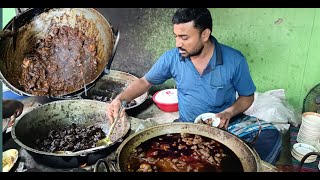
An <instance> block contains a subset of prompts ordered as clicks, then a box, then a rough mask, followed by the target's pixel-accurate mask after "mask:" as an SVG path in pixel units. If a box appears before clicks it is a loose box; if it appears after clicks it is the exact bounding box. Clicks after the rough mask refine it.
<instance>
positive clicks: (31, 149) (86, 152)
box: [11, 99, 131, 157]
mask: <svg viewBox="0 0 320 180" xmlns="http://www.w3.org/2000/svg"><path fill="white" fill-rule="evenodd" d="M67 101H68V102H80V101H81V102H83V101H88V102H92V103H100V104H105V105H107V104H109V103H106V102H100V101H95V100H90V99H70V100H57V101H53V102H50V103H46V104H43V105H40V106H37V107H35V108H31V109H29V110H28V111H26V112H25V113H23V114H22V115H21V116H20V117H19V118H17V119H16V120H15V123H14V124H13V125H12V129H11V137H12V139H13V140H14V141H15V142H16V143H17V144H18V145H19V146H20V147H22V148H23V149H25V150H27V151H31V152H33V153H37V154H41V155H50V156H58V157H61V156H64V157H76V156H87V155H90V154H91V153H94V152H96V151H99V150H102V149H105V148H108V147H111V146H113V145H114V144H116V143H118V141H119V140H121V139H123V137H120V138H119V139H118V140H117V141H115V142H112V143H110V144H108V145H105V146H101V148H100V147H99V148H97V147H93V148H90V149H85V150H80V151H76V152H73V153H70V154H57V153H52V152H45V151H40V150H37V149H34V148H32V147H29V146H27V145H25V144H24V143H22V142H21V141H20V140H19V139H18V138H17V136H16V133H15V127H16V125H17V124H18V122H19V121H20V120H21V119H22V118H23V117H24V116H26V115H27V114H29V113H30V112H31V111H33V110H38V109H41V108H44V107H45V106H49V105H52V104H57V103H58V104H60V103H64V102H66V103H68V102H67ZM124 116H126V119H127V120H126V122H127V125H128V128H126V132H125V134H127V133H128V132H129V131H130V128H131V123H130V122H129V120H128V115H127V114H126V113H125V114H124ZM124 136H125V135H124Z"/></svg>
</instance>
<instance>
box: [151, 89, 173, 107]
mask: <svg viewBox="0 0 320 180" xmlns="http://www.w3.org/2000/svg"><path fill="white" fill-rule="evenodd" d="M152 100H153V102H155V103H156V105H157V106H158V108H159V109H161V110H162V111H164V112H177V111H178V110H179V108H178V98H177V90H176V89H165V90H162V91H158V92H156V93H155V94H154V95H153V96H152Z"/></svg>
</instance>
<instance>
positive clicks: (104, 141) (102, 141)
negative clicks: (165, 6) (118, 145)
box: [96, 101, 127, 147]
mask: <svg viewBox="0 0 320 180" xmlns="http://www.w3.org/2000/svg"><path fill="white" fill-rule="evenodd" d="M126 105H127V101H122V102H121V106H120V109H119V112H118V116H117V117H116V118H115V120H114V122H113V123H112V125H111V127H110V129H109V132H108V135H107V137H105V138H103V139H100V140H99V141H98V142H97V145H96V147H98V146H105V145H109V144H111V143H112V141H111V139H110V136H111V134H112V132H113V130H114V128H115V126H116V124H117V122H118V120H119V119H120V114H121V111H122V109H123V108H125V107H126Z"/></svg>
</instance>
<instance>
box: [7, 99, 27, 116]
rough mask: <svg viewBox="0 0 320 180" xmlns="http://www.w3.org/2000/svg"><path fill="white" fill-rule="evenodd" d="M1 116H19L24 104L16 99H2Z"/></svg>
mask: <svg viewBox="0 0 320 180" xmlns="http://www.w3.org/2000/svg"><path fill="white" fill-rule="evenodd" d="M2 102H3V107H2V112H3V114H2V118H3V119H5V118H10V117H11V116H14V117H15V118H17V117H19V116H20V115H21V114H22V111H23V107H24V104H23V103H22V102H20V101H18V100H2Z"/></svg>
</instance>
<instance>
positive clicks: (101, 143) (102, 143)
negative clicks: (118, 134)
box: [54, 101, 127, 154]
mask: <svg viewBox="0 0 320 180" xmlns="http://www.w3.org/2000/svg"><path fill="white" fill-rule="evenodd" d="M126 105H127V101H122V102H121V106H120V109H119V112H118V116H117V117H116V118H115V120H114V122H113V123H112V125H111V127H110V129H109V132H108V134H107V136H106V137H105V138H103V139H100V140H99V141H98V142H97V143H96V147H99V146H105V145H109V144H111V143H112V141H111V139H110V136H111V134H112V132H113V130H114V128H115V126H116V124H117V122H118V120H119V119H120V113H121V111H122V109H123V108H125V107H126ZM54 153H56V154H73V153H77V154H78V152H72V151H55V152H54Z"/></svg>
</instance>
